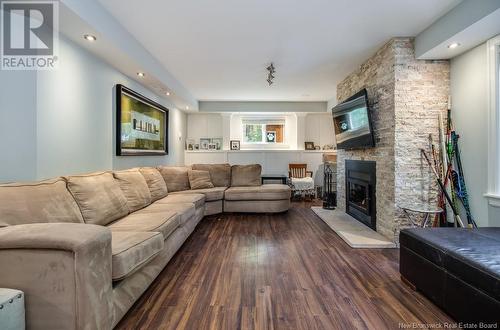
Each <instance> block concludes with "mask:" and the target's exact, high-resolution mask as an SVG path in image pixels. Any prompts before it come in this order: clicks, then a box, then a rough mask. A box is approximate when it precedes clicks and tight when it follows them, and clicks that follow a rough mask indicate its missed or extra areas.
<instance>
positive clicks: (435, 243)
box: [400, 227, 500, 301]
mask: <svg viewBox="0 0 500 330" xmlns="http://www.w3.org/2000/svg"><path fill="white" fill-rule="evenodd" d="M400 244H401V247H404V248H406V249H408V250H411V251H412V252H414V253H415V254H417V255H419V256H421V257H422V258H425V259H427V260H429V261H430V262H432V263H434V264H436V265H437V266H439V267H441V268H444V269H446V270H447V271H448V272H449V273H450V274H453V275H454V276H455V277H457V278H459V279H461V280H463V281H464V282H466V283H468V284H470V285H472V286H474V287H476V288H478V289H481V290H482V291H483V292H486V293H487V294H488V295H490V296H491V297H493V298H495V299H497V300H499V301H500V257H499V256H498V251H499V250H500V227H499V228H479V229H472V230H471V229H465V228H411V229H404V230H402V231H401V234H400Z"/></svg>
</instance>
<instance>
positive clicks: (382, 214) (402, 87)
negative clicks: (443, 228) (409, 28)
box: [337, 38, 450, 243]
mask: <svg viewBox="0 0 500 330" xmlns="http://www.w3.org/2000/svg"><path fill="white" fill-rule="evenodd" d="M449 78H450V68H449V62H448V61H426V60H416V59H415V53H414V44H413V39H412V38H393V39H391V40H390V41H389V42H387V43H386V44H385V45H384V46H383V47H382V48H380V49H379V50H378V51H377V52H376V53H375V54H374V55H373V56H372V57H371V58H370V59H368V60H367V61H366V62H365V63H363V64H362V65H361V67H360V68H358V69H357V70H356V71H354V72H353V73H351V74H350V75H349V76H348V77H347V78H345V79H344V80H343V81H342V82H341V83H340V84H338V85H337V100H338V101H339V102H341V101H342V100H345V99H346V98H348V97H349V96H351V95H353V94H355V93H356V92H358V91H360V90H361V89H363V88H366V89H367V91H368V98H369V105H370V107H371V111H372V120H373V129H374V135H375V148H370V149H364V150H351V151H343V150H339V151H338V155H337V194H338V195H337V203H338V208H339V209H340V210H344V211H345V208H346V201H345V191H346V187H345V160H347V159H352V160H371V161H375V162H376V176H377V178H376V182H377V186H376V193H375V194H376V210H377V215H376V218H377V231H378V232H379V233H381V234H382V235H384V236H385V237H387V238H389V239H391V240H394V241H395V242H396V243H398V241H399V240H398V237H399V231H400V229H402V228H404V227H405V226H408V221H407V219H406V218H405V217H404V215H403V213H402V211H401V209H400V206H401V205H408V204H415V203H430V204H434V205H435V204H436V197H437V186H436V184H435V182H434V180H433V177H432V172H431V171H430V169H429V168H428V166H427V164H426V163H425V160H423V159H422V158H421V154H420V150H419V149H420V148H426V149H427V148H428V146H429V134H432V136H433V138H434V140H435V142H436V143H437V142H438V138H439V134H438V132H439V121H438V114H439V113H441V114H442V116H443V119H445V118H446V110H447V104H448V96H449V86H450V81H449Z"/></svg>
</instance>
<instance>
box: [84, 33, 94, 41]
mask: <svg viewBox="0 0 500 330" xmlns="http://www.w3.org/2000/svg"><path fill="white" fill-rule="evenodd" d="M83 39H85V40H87V41H96V40H97V38H96V36H93V35H91V34H86V35H84V36H83Z"/></svg>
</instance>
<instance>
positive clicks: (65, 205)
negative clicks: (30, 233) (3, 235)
mask: <svg viewBox="0 0 500 330" xmlns="http://www.w3.org/2000/svg"><path fill="white" fill-rule="evenodd" d="M0 200H1V201H2V202H1V203H0V227H4V226H11V225H23V224H30V223H40V222H42V223H46V222H69V223H83V218H82V214H81V213H80V209H79V208H78V205H77V204H76V202H75V200H74V199H73V196H71V193H70V192H69V191H68V190H67V189H66V181H64V179H62V178H57V179H52V180H45V181H40V182H34V183H12V184H5V185H0Z"/></svg>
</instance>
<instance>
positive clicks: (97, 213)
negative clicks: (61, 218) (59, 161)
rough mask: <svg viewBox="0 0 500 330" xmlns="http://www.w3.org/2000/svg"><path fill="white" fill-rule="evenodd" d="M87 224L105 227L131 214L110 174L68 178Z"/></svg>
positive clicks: (103, 173)
mask: <svg viewBox="0 0 500 330" xmlns="http://www.w3.org/2000/svg"><path fill="white" fill-rule="evenodd" d="M66 181H67V182H68V190H69V191H70V192H71V194H72V195H73V198H74V199H75V201H76V202H77V204H78V206H79V207H80V211H81V212H82V215H83V220H84V221H85V223H88V224H93V225H101V226H105V225H107V224H108V223H110V222H113V221H115V220H117V219H119V218H122V217H124V216H126V215H127V214H128V212H129V210H128V207H127V199H126V198H125V195H124V194H123V192H122V190H121V189H120V185H119V184H118V182H117V181H116V180H115V179H114V177H113V174H111V173H110V172H102V173H92V174H87V175H74V176H68V177H66Z"/></svg>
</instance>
